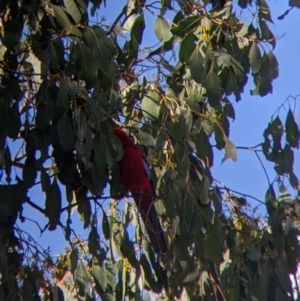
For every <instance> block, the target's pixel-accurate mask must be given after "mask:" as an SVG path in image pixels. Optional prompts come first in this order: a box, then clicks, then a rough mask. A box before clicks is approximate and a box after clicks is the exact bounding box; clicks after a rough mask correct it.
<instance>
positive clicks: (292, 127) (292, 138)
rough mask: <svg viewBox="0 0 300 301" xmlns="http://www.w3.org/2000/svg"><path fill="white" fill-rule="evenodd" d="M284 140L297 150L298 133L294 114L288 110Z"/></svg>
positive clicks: (299, 136)
mask: <svg viewBox="0 0 300 301" xmlns="http://www.w3.org/2000/svg"><path fill="white" fill-rule="evenodd" d="M285 132H286V140H287V142H288V144H289V145H290V146H291V147H295V148H299V139H300V133H299V129H298V125H297V123H296V121H295V118H294V114H293V112H292V111H291V109H289V111H288V114H287V116H286V120H285Z"/></svg>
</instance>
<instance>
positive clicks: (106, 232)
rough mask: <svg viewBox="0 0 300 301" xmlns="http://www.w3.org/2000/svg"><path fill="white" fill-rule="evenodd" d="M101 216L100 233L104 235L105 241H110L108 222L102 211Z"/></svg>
mask: <svg viewBox="0 0 300 301" xmlns="http://www.w3.org/2000/svg"><path fill="white" fill-rule="evenodd" d="M102 212H103V216H102V232H103V234H104V237H105V239H107V240H109V239H110V226H109V222H108V218H107V215H106V212H105V211H104V210H103V209H102Z"/></svg>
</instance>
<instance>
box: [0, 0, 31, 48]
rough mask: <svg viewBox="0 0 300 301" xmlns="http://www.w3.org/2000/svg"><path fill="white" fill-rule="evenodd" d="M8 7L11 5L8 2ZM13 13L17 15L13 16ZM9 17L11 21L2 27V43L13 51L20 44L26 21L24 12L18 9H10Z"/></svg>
mask: <svg viewBox="0 0 300 301" xmlns="http://www.w3.org/2000/svg"><path fill="white" fill-rule="evenodd" d="M3 3H5V2H3ZM7 5H9V2H7ZM6 9H7V8H6ZM3 11H5V8H3ZM12 13H13V14H16V15H15V16H13V15H11V14H12ZM7 15H8V18H9V20H8V22H5V24H4V26H3V25H2V28H3V29H2V34H1V36H2V37H1V42H2V43H3V45H4V46H5V47H7V48H8V49H9V50H10V49H11V50H13V49H14V48H15V47H17V46H18V44H19V43H20V40H21V37H22V32H23V26H24V22H25V19H24V15H23V13H22V10H21V9H17V8H9V12H7Z"/></svg>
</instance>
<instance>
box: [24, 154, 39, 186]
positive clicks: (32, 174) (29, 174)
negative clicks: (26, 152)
mask: <svg viewBox="0 0 300 301" xmlns="http://www.w3.org/2000/svg"><path fill="white" fill-rule="evenodd" d="M22 177H23V183H24V185H25V186H26V187H28V188H30V187H32V186H33V185H34V183H35V179H36V177H37V170H36V166H35V160H34V159H33V158H31V157H29V156H28V157H27V159H26V161H25V164H24V167H23V172H22Z"/></svg>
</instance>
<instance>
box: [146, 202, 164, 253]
mask: <svg viewBox="0 0 300 301" xmlns="http://www.w3.org/2000/svg"><path fill="white" fill-rule="evenodd" d="M141 215H142V218H143V221H144V224H145V226H146V229H147V233H148V236H149V239H150V243H151V245H152V247H153V250H154V252H156V253H158V254H159V253H161V254H166V253H167V250H168V246H167V242H166V239H165V236H164V231H163V229H162V227H161V225H160V222H159V220H158V217H157V213H156V211H155V207H154V204H153V203H152V205H151V206H150V208H149V210H148V212H147V213H146V214H145V213H144V212H141Z"/></svg>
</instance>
